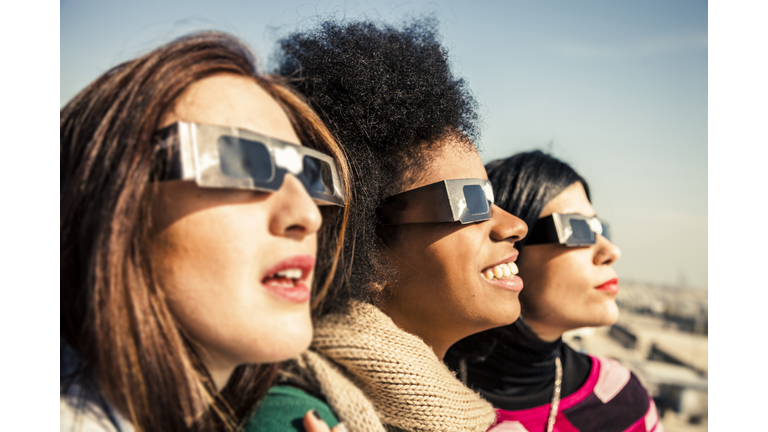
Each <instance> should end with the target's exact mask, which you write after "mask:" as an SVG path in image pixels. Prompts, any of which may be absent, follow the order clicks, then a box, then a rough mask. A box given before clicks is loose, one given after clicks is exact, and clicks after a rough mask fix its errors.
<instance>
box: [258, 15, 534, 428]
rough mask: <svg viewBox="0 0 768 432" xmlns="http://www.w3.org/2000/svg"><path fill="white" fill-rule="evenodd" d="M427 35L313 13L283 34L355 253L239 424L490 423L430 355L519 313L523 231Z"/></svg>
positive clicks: (463, 91)
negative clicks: (499, 198) (289, 358)
mask: <svg viewBox="0 0 768 432" xmlns="http://www.w3.org/2000/svg"><path fill="white" fill-rule="evenodd" d="M436 34H437V27H436V24H435V22H433V21H431V20H422V21H415V22H412V23H410V24H407V25H405V26H404V27H402V28H394V27H391V26H387V25H377V24H375V23H371V22H353V23H345V24H338V23H336V22H326V23H323V24H322V25H320V26H319V27H317V28H316V29H314V30H310V31H306V32H302V33H297V34H294V35H291V36H289V37H287V38H285V39H283V40H281V41H280V48H281V53H282V58H281V60H280V68H279V73H280V74H281V75H283V76H287V77H291V78H293V79H294V81H293V84H294V86H295V88H296V89H297V90H298V91H299V92H300V93H302V94H303V95H305V96H306V97H307V99H308V100H309V101H310V103H311V104H312V106H313V108H315V110H316V111H317V112H318V113H319V114H320V116H321V117H322V118H323V121H324V122H325V123H326V125H328V127H329V129H330V130H331V131H332V132H333V133H334V135H335V136H336V138H337V139H338V140H339V142H340V143H341V144H342V146H343V148H344V150H345V152H346V153H347V157H348V159H349V161H350V165H351V171H352V173H353V178H354V181H355V187H354V189H353V192H352V193H353V200H352V204H351V205H352V209H351V211H352V216H351V217H350V231H351V232H352V233H354V236H355V239H354V240H355V248H354V251H350V252H353V253H354V263H353V265H352V267H351V273H350V274H348V275H337V278H336V280H335V282H334V286H333V288H332V290H331V291H329V293H328V296H326V298H325V300H324V302H323V304H322V305H321V307H320V309H319V310H318V311H317V313H316V317H315V336H314V339H313V343H312V346H311V348H310V350H309V351H307V352H305V353H304V354H302V355H301V356H300V357H298V358H297V359H295V361H293V362H292V364H291V365H290V367H289V368H287V369H286V370H284V371H283V375H282V379H283V384H285V385H282V386H279V387H276V388H273V389H272V390H271V391H270V395H269V396H268V397H267V399H266V400H265V401H264V403H263V404H262V406H261V407H260V408H259V410H258V412H257V413H256V415H255V417H253V418H252V420H251V422H250V423H249V424H248V430H251V431H255V430H259V431H264V430H267V431H270V430H280V431H284V430H296V429H299V428H297V427H296V422H297V419H298V418H299V417H300V416H301V415H302V414H303V413H304V412H306V409H311V408H315V409H317V411H318V412H319V413H320V415H322V416H323V417H324V418H325V420H327V421H328V423H329V424H330V425H333V424H335V422H336V421H337V419H341V420H342V421H343V422H344V424H345V425H346V426H347V427H348V428H349V429H350V430H355V431H383V430H384V427H385V426H384V425H386V428H387V430H434V431H485V430H486V429H487V428H488V427H489V426H491V424H492V423H493V422H494V420H495V417H496V415H495V412H494V410H493V408H492V406H491V405H490V404H488V403H487V402H486V401H484V400H483V399H482V398H481V397H480V396H479V395H478V394H477V393H475V392H473V391H471V390H470V389H468V388H467V387H466V386H464V385H463V384H462V383H461V382H460V381H459V380H458V379H456V377H455V375H454V374H453V373H451V372H450V371H449V370H448V368H447V367H445V365H444V364H443V363H442V358H443V356H444V355H445V351H446V350H447V349H448V347H450V346H451V345H453V344H454V343H455V342H456V341H458V340H460V339H461V338H463V337H466V336H468V335H470V334H473V333H476V332H479V331H482V330H486V329H489V328H493V327H497V326H500V325H506V324H510V323H511V322H513V321H514V320H515V319H516V318H517V316H518V314H519V302H518V299H517V296H518V293H519V292H520V290H521V289H522V280H521V279H520V278H519V277H517V276H516V273H517V267H516V266H515V263H514V261H515V260H516V258H517V251H516V250H515V248H514V242H516V241H518V240H520V239H521V238H523V237H524V236H525V234H526V232H527V228H526V226H525V225H524V224H523V223H522V222H521V221H520V220H519V219H517V218H515V217H513V216H512V215H510V214H509V213H507V212H506V211H504V210H502V209H500V208H499V207H497V206H495V205H493V200H494V199H493V191H492V189H491V187H490V183H489V182H488V181H487V175H486V172H485V168H484V167H483V165H482V162H481V161H480V157H479V155H478V153H477V150H476V148H475V144H474V140H475V139H476V138H477V134H478V127H477V122H478V118H477V115H476V112H475V109H476V108H475V102H474V99H473V98H472V96H471V95H470V93H469V91H468V89H467V87H466V83H465V82H464V81H463V80H462V79H458V78H456V77H454V76H453V74H452V72H451V70H450V64H449V61H448V57H447V53H446V51H445V49H444V48H443V47H442V46H441V45H440V43H439V42H438V40H437V37H436ZM347 245H348V246H350V245H351V243H349V242H348V243H347ZM276 413H280V414H278V415H276ZM299 430H300V429H299Z"/></svg>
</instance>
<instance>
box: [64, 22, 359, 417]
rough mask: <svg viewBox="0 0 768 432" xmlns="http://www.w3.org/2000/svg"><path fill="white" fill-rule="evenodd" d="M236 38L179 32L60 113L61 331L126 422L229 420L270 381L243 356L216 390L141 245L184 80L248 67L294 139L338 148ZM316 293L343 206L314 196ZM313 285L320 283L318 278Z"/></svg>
mask: <svg viewBox="0 0 768 432" xmlns="http://www.w3.org/2000/svg"><path fill="white" fill-rule="evenodd" d="M254 65H255V61H254V56H253V54H252V53H251V51H250V50H249V49H248V48H247V47H246V46H244V45H243V44H242V43H241V42H240V41H238V40H237V39H236V38H234V37H232V36H230V35H227V34H224V33H219V32H204V33H197V34H193V35H189V36H186V37H183V38H180V39H178V40H176V41H174V42H171V43H169V44H167V45H164V46H161V47H160V48H157V49H155V50H154V51H152V52H150V53H149V54H146V55H144V56H141V57H139V58H137V59H134V60H131V61H128V62H125V63H123V64H120V65H118V66H116V67H114V68H112V69H111V70H109V71H108V72H106V73H104V74H103V75H102V76H100V77H99V78H97V79H96V80H95V81H94V82H93V83H91V84H90V85H89V86H88V87H87V88H86V89H84V90H83V91H81V92H80V93H79V94H78V95H77V96H75V97H74V98H73V99H72V100H71V101H70V102H69V103H68V104H67V105H66V106H65V107H64V108H63V109H62V110H61V113H60V134H61V135H60V152H61V153H60V162H61V183H60V187H61V191H60V192H61V196H60V198H61V202H60V205H61V221H60V223H61V227H60V232H61V336H62V338H63V339H64V340H65V341H66V342H67V343H68V344H69V345H70V346H71V347H72V348H73V349H74V350H75V352H76V353H77V355H78V357H79V358H80V360H81V361H82V363H83V364H84V365H85V367H84V368H82V369H81V370H80V371H78V374H77V376H80V377H82V376H85V375H86V374H92V376H93V377H94V378H95V381H96V382H97V383H98V388H99V390H100V391H101V392H102V394H103V395H104V396H105V397H106V398H107V400H109V401H110V402H111V403H112V405H113V406H114V407H115V408H116V409H117V410H118V411H119V412H120V413H121V414H123V415H124V416H125V417H126V418H127V419H128V420H130V421H131V422H132V423H133V425H134V427H135V428H136V430H138V431H142V430H145V431H146V430H190V429H191V430H211V429H220V430H233V429H235V428H236V427H237V426H238V425H239V424H240V423H241V422H242V421H243V420H245V419H247V416H248V415H249V414H250V413H251V412H252V410H253V409H254V408H255V406H256V404H257V403H258V401H259V400H260V399H261V398H262V397H263V396H264V394H265V393H266V391H267V389H268V388H269V386H270V385H271V384H272V383H273V381H274V378H275V375H276V371H277V365H274V364H272V365H241V366H239V367H238V368H236V369H235V372H234V373H233V375H232V376H231V378H230V380H229V382H228V383H227V386H226V387H225V389H224V390H223V391H222V392H221V393H219V392H218V391H217V390H216V389H215V387H214V385H213V382H212V380H211V378H210V376H209V374H208V372H207V371H206V370H205V367H204V366H203V365H202V363H201V361H200V359H199V356H198V355H197V351H196V348H195V342H194V341H192V340H190V339H189V338H188V337H187V336H186V335H185V333H184V330H183V329H182V328H180V327H179V325H178V324H177V322H176V320H175V319H174V317H173V316H172V314H171V313H170V311H169V309H168V307H167V305H166V303H165V300H164V296H163V291H162V288H161V287H159V286H157V284H156V283H154V281H153V280H152V277H151V265H150V263H149V262H148V261H147V258H146V256H147V254H146V253H145V244H146V243H145V239H146V235H147V227H148V222H149V214H150V208H149V206H150V202H151V196H152V190H153V188H152V186H151V185H152V183H151V182H150V181H149V179H150V174H151V169H152V166H153V163H155V162H156V160H157V158H160V157H164V156H163V155H164V154H166V153H167V152H163V151H161V150H160V149H159V148H158V146H157V145H155V143H156V141H155V140H153V137H154V136H155V133H156V130H157V129H158V127H159V125H160V120H161V117H162V115H163V113H165V112H166V111H167V110H169V109H171V108H172V106H173V104H174V101H175V100H176V98H177V97H178V96H179V95H180V94H181V93H182V92H183V91H184V90H185V89H186V88H187V87H188V86H189V85H190V84H192V83H194V82H196V81H199V80H200V79H203V78H205V77H208V76H211V75H213V74H218V73H233V74H236V75H242V76H248V77H253V78H254V80H255V81H256V82H257V83H258V84H259V85H260V86H261V87H262V88H264V89H265V90H266V91H267V92H268V93H270V95H272V96H273V97H274V98H275V100H276V101H277V102H278V103H279V104H280V105H281V106H282V107H283V109H284V110H285V111H286V114H287V115H288V117H289V118H290V120H291V122H292V124H293V126H294V129H295V130H296V133H297V134H298V136H299V138H300V139H301V141H302V143H304V145H306V146H308V147H312V148H315V149H317V150H321V151H323V152H325V153H328V154H330V155H331V156H333V157H334V159H336V162H337V164H338V166H339V169H340V174H341V177H342V178H343V179H344V180H345V187H346V189H347V197H349V196H350V189H351V186H350V183H349V180H348V179H349V170H348V166H347V163H346V160H345V158H344V155H343V152H342V150H341V148H340V147H339V146H338V144H337V143H336V141H335V140H334V139H333V137H332V135H331V134H330V133H329V132H328V130H327V129H326V128H325V126H324V125H323V123H322V122H321V121H320V119H319V118H318V117H317V115H315V113H314V112H313V111H312V110H311V109H310V108H309V107H308V106H307V104H306V103H305V102H304V101H303V100H302V99H301V98H300V97H299V96H297V95H296V94H294V93H293V92H291V91H289V90H287V89H285V88H284V87H282V86H281V84H280V83H279V81H278V80H277V79H275V78H271V77H260V76H257V71H256V67H255V66H254ZM322 211H323V216H324V229H323V230H322V231H321V233H320V236H319V247H318V267H317V271H316V279H315V285H316V286H315V291H316V295H315V296H314V298H315V300H314V303H313V306H315V305H317V303H318V302H319V301H321V300H322V297H323V296H324V295H325V293H326V291H327V290H328V286H329V284H330V282H331V280H332V279H333V278H334V274H335V271H336V268H337V266H338V263H339V262H340V260H341V259H342V258H343V257H341V251H342V248H341V245H342V242H343V238H344V234H345V231H346V221H347V218H348V213H349V210H348V206H347V207H345V209H344V210H343V211H340V210H339V209H338V208H333V209H330V208H324V209H323V210H322ZM318 286H321V288H320V289H318V288H317V287H318Z"/></svg>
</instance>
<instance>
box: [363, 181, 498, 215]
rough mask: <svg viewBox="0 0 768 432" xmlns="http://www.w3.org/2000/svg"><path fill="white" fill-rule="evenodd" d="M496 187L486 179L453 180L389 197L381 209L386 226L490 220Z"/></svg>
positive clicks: (379, 211)
mask: <svg viewBox="0 0 768 432" xmlns="http://www.w3.org/2000/svg"><path fill="white" fill-rule="evenodd" d="M493 201H494V198H493V187H492V186H491V182H490V181H488V180H483V179H450V180H442V181H439V182H436V183H432V184H429V185H426V186H422V187H418V188H416V189H411V190H409V191H405V192H402V193H399V194H396V195H392V196H390V197H388V198H386V199H385V200H384V201H383V202H382V204H381V205H380V206H379V208H378V211H377V212H378V215H379V220H380V221H381V223H383V224H384V225H400V224H408V223H430V222H461V223H462V224H468V223H473V222H482V221H485V220H488V219H490V218H491V216H492V215H493V210H492V206H493Z"/></svg>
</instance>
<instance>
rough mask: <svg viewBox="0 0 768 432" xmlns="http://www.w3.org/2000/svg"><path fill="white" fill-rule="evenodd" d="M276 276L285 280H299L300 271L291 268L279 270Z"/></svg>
mask: <svg viewBox="0 0 768 432" xmlns="http://www.w3.org/2000/svg"><path fill="white" fill-rule="evenodd" d="M276 275H277V276H279V277H284V278H287V279H301V269H296V268H292V269H285V270H280V271H279V272H277V273H276Z"/></svg>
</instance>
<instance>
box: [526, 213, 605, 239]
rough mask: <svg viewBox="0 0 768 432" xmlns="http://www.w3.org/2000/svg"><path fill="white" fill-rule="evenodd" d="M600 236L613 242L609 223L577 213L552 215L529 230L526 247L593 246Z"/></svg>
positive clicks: (538, 221)
mask: <svg viewBox="0 0 768 432" xmlns="http://www.w3.org/2000/svg"><path fill="white" fill-rule="evenodd" d="M598 234H600V235H602V236H603V237H605V238H606V239H608V240H611V232H610V229H609V227H608V223H607V222H605V221H604V220H602V219H599V218H597V217H596V216H583V215H580V214H576V213H570V214H562V213H552V214H551V215H549V216H545V217H543V218H541V219H539V220H537V221H536V223H535V224H533V227H532V228H531V229H530V230H528V236H526V237H525V243H524V244H525V245H526V246H527V245H537V244H552V243H554V244H562V245H565V246H569V247H577V246H591V245H593V244H595V242H596V241H597V235H598Z"/></svg>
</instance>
